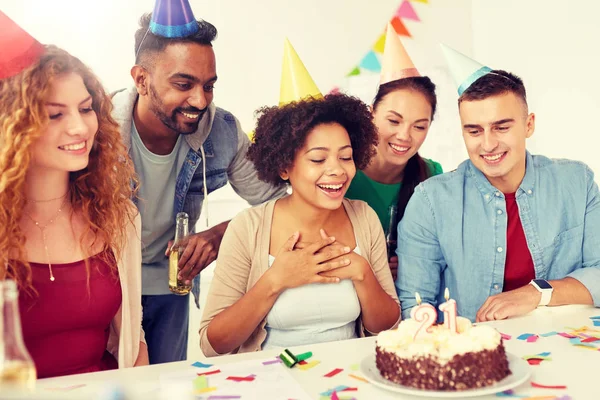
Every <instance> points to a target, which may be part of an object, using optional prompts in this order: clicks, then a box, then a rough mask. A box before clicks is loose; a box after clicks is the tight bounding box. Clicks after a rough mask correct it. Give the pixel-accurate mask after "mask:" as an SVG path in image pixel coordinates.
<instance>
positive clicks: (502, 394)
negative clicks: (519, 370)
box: [496, 390, 526, 399]
mask: <svg viewBox="0 0 600 400" xmlns="http://www.w3.org/2000/svg"><path fill="white" fill-rule="evenodd" d="M496 396H497V397H513V398H518V399H523V398H525V397H526V396H519V395H516V394H515V392H513V391H512V390H505V391H504V392H500V393H496Z"/></svg>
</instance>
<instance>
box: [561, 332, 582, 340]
mask: <svg viewBox="0 0 600 400" xmlns="http://www.w3.org/2000/svg"><path fill="white" fill-rule="evenodd" d="M558 335H559V336H562V337H565V338H567V339H572V338H574V337H577V336H574V335H570V334H568V333H565V332H558Z"/></svg>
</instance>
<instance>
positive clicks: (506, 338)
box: [500, 332, 512, 340]
mask: <svg viewBox="0 0 600 400" xmlns="http://www.w3.org/2000/svg"><path fill="white" fill-rule="evenodd" d="M500 336H502V339H504V340H510V339H511V338H512V336H510V335H507V334H506V333H502V332H500Z"/></svg>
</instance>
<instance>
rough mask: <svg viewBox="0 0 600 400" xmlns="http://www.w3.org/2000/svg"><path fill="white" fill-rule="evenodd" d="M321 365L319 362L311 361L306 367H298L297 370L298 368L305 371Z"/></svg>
mask: <svg viewBox="0 0 600 400" xmlns="http://www.w3.org/2000/svg"><path fill="white" fill-rule="evenodd" d="M320 363H321V361H317V360H312V361H311V362H309V363H308V364H306V365H298V368H300V369H301V370H302V371H307V370H309V369H311V368H314V367H316V366H317V365H319V364H320Z"/></svg>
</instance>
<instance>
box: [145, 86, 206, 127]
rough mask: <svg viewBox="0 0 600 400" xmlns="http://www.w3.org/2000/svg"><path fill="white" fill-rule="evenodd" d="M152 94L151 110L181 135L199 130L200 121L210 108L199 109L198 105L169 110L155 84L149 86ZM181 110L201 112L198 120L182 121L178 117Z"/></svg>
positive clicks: (165, 124) (193, 112)
mask: <svg viewBox="0 0 600 400" xmlns="http://www.w3.org/2000/svg"><path fill="white" fill-rule="evenodd" d="M149 94H150V111H152V113H153V114H154V115H156V117H157V118H158V119H159V120H160V122H162V123H163V125H164V126H166V127H167V128H169V129H171V130H172V131H175V132H177V133H179V134H181V135H190V134H192V133H194V132H196V131H197V130H198V125H199V124H200V121H201V120H202V118H203V117H204V113H205V112H206V110H207V109H208V107H205V108H204V109H203V110H200V109H197V108H196V107H186V108H182V107H177V108H176V109H174V110H173V111H168V110H167V107H166V106H165V105H164V103H163V102H162V100H161V99H160V97H159V96H158V93H157V92H156V89H155V88H154V85H152V84H150V87H149ZM180 112H188V113H192V114H200V116H199V117H198V120H197V121H195V122H181V121H178V119H177V114H178V113H180Z"/></svg>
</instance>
